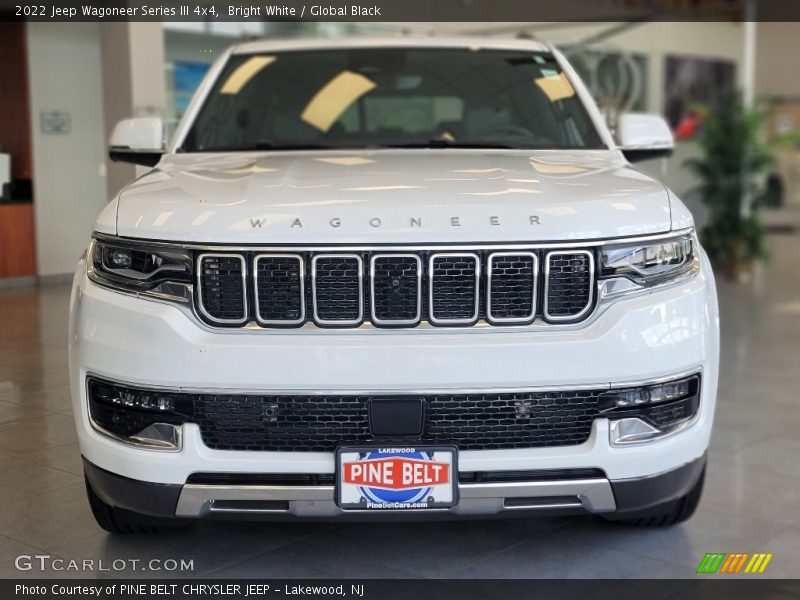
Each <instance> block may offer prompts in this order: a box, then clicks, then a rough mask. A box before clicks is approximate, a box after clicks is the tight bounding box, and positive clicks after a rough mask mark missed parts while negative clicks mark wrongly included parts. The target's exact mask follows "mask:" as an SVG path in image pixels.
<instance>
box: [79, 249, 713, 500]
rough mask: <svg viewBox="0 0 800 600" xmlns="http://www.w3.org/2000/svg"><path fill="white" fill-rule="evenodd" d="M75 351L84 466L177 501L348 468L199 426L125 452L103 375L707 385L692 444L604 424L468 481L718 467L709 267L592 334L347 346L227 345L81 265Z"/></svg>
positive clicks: (340, 334) (340, 340)
mask: <svg viewBox="0 0 800 600" xmlns="http://www.w3.org/2000/svg"><path fill="white" fill-rule="evenodd" d="M69 340H70V373H71V393H72V398H73V406H74V415H75V420H76V424H77V429H78V436H79V441H80V446H81V451H82V453H83V455H84V457H85V458H86V459H87V461H89V462H90V463H91V464H93V465H95V466H96V467H98V468H99V469H101V470H103V471H107V472H109V473H114V474H116V475H119V476H121V477H123V478H125V479H127V480H132V481H136V482H147V483H154V484H163V485H168V486H175V485H177V486H184V485H185V484H186V482H187V479H188V478H189V477H190V476H191V475H192V474H193V473H233V474H235V473H312V474H314V473H316V474H332V473H333V472H334V455H333V453H332V452H252V451H230V450H213V449H210V448H208V447H207V446H206V445H205V444H204V443H203V440H202V438H201V435H200V430H199V428H198V427H197V426H196V425H194V424H187V425H185V426H184V427H183V446H182V449H181V451H180V452H161V451H154V450H148V449H142V448H134V447H130V446H126V445H124V444H121V443H119V442H118V441H116V440H113V439H110V438H109V437H108V436H105V435H103V434H102V433H100V432H98V431H96V430H95V429H93V428H92V427H91V425H90V422H89V415H88V410H87V398H86V377H87V375H88V374H94V375H97V376H99V377H102V378H105V379H109V380H112V381H119V382H127V383H131V384H139V385H142V386H145V387H148V386H153V387H168V388H174V389H179V390H187V391H191V390H229V391H230V392H231V393H234V392H242V393H246V392H258V393H267V392H268V391H272V392H276V393H282V394H293V393H298V394H299V393H303V392H312V393H313V392H320V391H328V392H335V393H340V394H343V393H348V392H350V393H362V392H367V391H369V392H371V393H374V392H375V391H378V392H383V393H394V392H414V391H417V390H458V391H466V390H518V389H532V388H540V387H541V388H548V389H550V388H552V387H559V386H564V387H574V386H589V385H590V386H598V385H604V386H612V385H614V386H617V385H619V386H621V385H626V384H633V383H636V382H641V381H646V380H653V379H659V378H662V377H669V376H672V375H674V374H676V373H686V372H694V371H701V372H702V373H703V378H702V389H701V404H700V410H699V413H698V415H697V417H696V419H695V421H694V422H693V424H692V425H691V426H690V427H688V428H686V429H684V430H683V431H681V432H680V433H678V434H675V435H672V436H667V437H665V438H663V439H658V440H654V441H651V442H648V443H646V444H639V445H631V446H628V447H613V446H611V444H610V443H609V421H608V420H607V419H603V418H599V419H596V420H595V421H594V424H593V427H592V432H591V435H590V437H589V439H588V440H587V441H586V442H585V443H583V444H580V445H575V446H560V447H545V448H517V449H504V450H474V451H463V452H461V453H460V454H459V465H460V469H461V470H462V471H467V472H475V471H522V470H548V469H580V468H596V469H601V470H602V471H603V473H605V476H606V478H607V480H608V481H609V482H611V483H610V484H609V485H613V484H614V482H619V481H625V480H639V479H642V478H647V477H651V476H654V475H657V474H660V473H666V472H670V471H674V470H676V469H679V468H681V467H683V466H684V465H687V464H690V463H693V462H695V461H697V460H698V459H700V458H701V457H702V456H704V453H705V451H706V448H707V446H708V442H709V438H710V433H711V424H712V420H713V413H714V405H715V399H716V389H717V371H718V354H719V334H718V315H717V301H716V294H715V290H714V282H713V275H712V274H711V269H710V266H709V265H708V263H707V260H706V259H705V257H703V262H702V268H701V271H700V273H699V274H698V275H697V276H696V277H694V278H692V279H691V280H689V281H687V282H685V283H683V284H681V285H679V286H674V287H669V288H663V289H659V290H654V291H652V292H651V293H649V294H641V295H637V296H631V297H627V298H620V299H618V300H616V301H614V302H611V303H607V304H605V305H604V306H602V307H601V308H600V309H598V311H597V313H596V314H595V316H593V317H592V318H591V319H590V320H589V321H587V322H585V323H582V324H580V325H579V326H544V327H536V326H524V327H507V328H495V327H481V326H475V327H470V328H462V329H456V328H453V329H434V328H416V329H414V330H374V329H369V328H360V329H357V330H335V331H332V330H324V331H320V330H316V329H314V328H313V327H310V328H301V329H298V330H291V331H252V330H247V329H243V330H231V331H220V330H212V329H209V328H207V327H205V326H204V325H202V324H201V323H200V322H199V321H198V320H197V319H196V318H195V317H194V316H193V315H192V314H191V312H189V311H186V310H183V309H181V308H180V307H178V306H176V305H174V304H169V303H162V302H158V301H153V300H144V299H140V298H136V297H134V296H131V295H126V294H121V293H117V292H114V291H110V290H108V289H105V288H102V287H99V286H97V285H96V284H94V283H92V282H90V281H89V280H88V279H87V278H86V276H85V269H84V267H83V264H81V265H80V268H79V269H78V273H77V274H76V277H75V282H74V288H73V297H72V306H71V321H70V333H69ZM465 491H466V490H465ZM525 493H526V494H528V493H529V491H526V492H525ZM579 495H580V494H579ZM584 496H586V494H584ZM503 497H504V496H500V495H498V496H496V498H503ZM531 497H533V496H531ZM318 501H319V500H314V502H318ZM502 502H504V501H502ZM176 503H177V501H176ZM484 504H487V503H485V502H484ZM495 505H497V501H496V500H495Z"/></svg>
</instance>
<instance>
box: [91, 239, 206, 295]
mask: <svg viewBox="0 0 800 600" xmlns="http://www.w3.org/2000/svg"><path fill="white" fill-rule="evenodd" d="M87 262H88V273H89V278H90V279H92V280H93V281H95V282H97V283H100V284H102V285H105V286H107V287H112V288H115V289H119V290H123V291H128V292H143V293H150V294H153V295H165V296H171V297H172V298H171V299H179V300H185V299H187V298H189V297H191V296H190V294H189V293H188V292H189V287H188V286H190V285H191V283H192V257H191V255H190V253H189V251H187V250H184V249H182V248H177V247H176V248H171V247H169V246H167V247H164V246H150V245H148V244H146V243H138V242H127V241H122V240H109V239H106V238H95V239H93V240H92V243H91V244H90V246H89V251H88V253H87ZM173 296H174V297H173Z"/></svg>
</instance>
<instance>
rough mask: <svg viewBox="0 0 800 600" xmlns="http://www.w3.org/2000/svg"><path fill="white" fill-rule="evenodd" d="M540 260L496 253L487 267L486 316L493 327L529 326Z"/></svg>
mask: <svg viewBox="0 0 800 600" xmlns="http://www.w3.org/2000/svg"><path fill="white" fill-rule="evenodd" d="M538 271H539V259H538V257H537V256H536V254H534V253H533V252H495V253H493V254H490V255H489V262H488V266H487V277H488V283H487V295H486V316H487V318H488V319H489V320H490V321H491V322H493V323H529V322H531V321H533V318H534V316H535V315H536V280H537V273H538Z"/></svg>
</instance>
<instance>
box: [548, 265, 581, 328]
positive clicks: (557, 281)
mask: <svg viewBox="0 0 800 600" xmlns="http://www.w3.org/2000/svg"><path fill="white" fill-rule="evenodd" d="M548 260H549V269H550V273H549V277H548V281H547V316H548V317H556V318H569V317H574V316H575V315H578V314H579V313H580V312H581V311H582V310H583V309H584V308H586V306H587V305H588V304H589V302H590V301H591V294H592V273H591V260H592V259H591V256H590V255H588V254H584V253H575V254H570V253H558V254H552V255H550V258H549V259H548Z"/></svg>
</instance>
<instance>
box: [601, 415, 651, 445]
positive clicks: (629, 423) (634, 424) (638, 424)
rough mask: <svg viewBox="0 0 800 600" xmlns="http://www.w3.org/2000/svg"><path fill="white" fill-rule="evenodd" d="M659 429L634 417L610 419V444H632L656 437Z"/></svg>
mask: <svg viewBox="0 0 800 600" xmlns="http://www.w3.org/2000/svg"><path fill="white" fill-rule="evenodd" d="M660 433H661V430H660V429H658V428H657V427H653V426H652V425H650V423H646V422H645V421H642V420H641V419H637V418H636V417H633V418H629V419H619V420H616V421H611V444H612V445H620V444H633V443H636V442H644V441H646V440H649V439H652V438H654V437H658V435H659V434H660Z"/></svg>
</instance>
